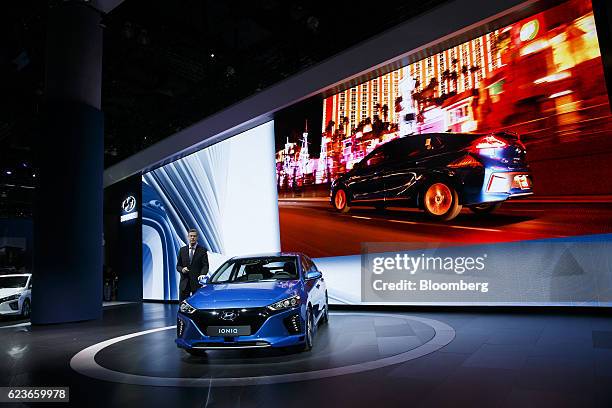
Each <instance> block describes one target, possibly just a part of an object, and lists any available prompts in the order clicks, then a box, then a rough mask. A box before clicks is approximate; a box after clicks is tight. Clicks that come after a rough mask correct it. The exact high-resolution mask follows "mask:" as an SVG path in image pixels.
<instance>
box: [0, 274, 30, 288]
mask: <svg viewBox="0 0 612 408" xmlns="http://www.w3.org/2000/svg"><path fill="white" fill-rule="evenodd" d="M26 283H28V277H27V276H0V289H8V288H25V285H26Z"/></svg>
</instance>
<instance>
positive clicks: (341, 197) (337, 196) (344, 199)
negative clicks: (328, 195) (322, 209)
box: [334, 188, 350, 212]
mask: <svg viewBox="0 0 612 408" xmlns="http://www.w3.org/2000/svg"><path fill="white" fill-rule="evenodd" d="M334 207H335V208H336V210H337V211H340V212H348V210H350V207H349V205H348V195H347V194H346V190H345V189H344V188H339V189H338V190H336V192H335V193H334Z"/></svg>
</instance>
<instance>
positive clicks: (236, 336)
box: [176, 253, 329, 355]
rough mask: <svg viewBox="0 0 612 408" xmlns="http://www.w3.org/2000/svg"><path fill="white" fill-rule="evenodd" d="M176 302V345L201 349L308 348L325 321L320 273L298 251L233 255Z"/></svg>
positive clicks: (324, 292)
mask: <svg viewBox="0 0 612 408" xmlns="http://www.w3.org/2000/svg"><path fill="white" fill-rule="evenodd" d="M200 283H201V284H202V285H203V286H202V287H201V288H200V289H198V291H197V292H196V293H195V294H193V295H192V296H191V297H189V298H187V299H186V300H185V301H183V302H182V303H181V304H180V307H179V312H178V315H177V326H176V331H177V333H176V334H177V338H176V344H177V346H178V347H179V348H182V349H184V350H185V351H187V352H188V353H190V354H194V355H200V354H201V353H202V351H204V350H211V349H237V348H240V349H242V348H265V347H290V346H296V347H299V348H303V349H304V350H310V349H311V348H312V345H313V341H314V335H315V333H316V330H317V326H318V324H319V323H326V322H327V321H328V318H329V312H328V300H327V290H326V287H325V281H324V279H323V275H322V273H321V272H320V271H319V270H318V268H317V267H316V265H315V264H314V262H313V261H312V260H311V259H310V258H309V257H308V256H306V255H304V254H302V253H275V254H270V255H257V256H245V257H234V258H231V259H229V260H228V261H226V262H225V263H224V264H223V265H221V266H220V267H219V269H217V270H216V271H215V272H214V273H212V274H211V275H210V276H207V277H205V278H204V279H202V281H201V282H200Z"/></svg>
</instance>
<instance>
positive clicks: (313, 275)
mask: <svg viewBox="0 0 612 408" xmlns="http://www.w3.org/2000/svg"><path fill="white" fill-rule="evenodd" d="M322 276H323V274H322V273H321V272H319V271H317V270H316V269H311V270H310V271H308V272H306V277H305V279H306V280H313V279H319V278H321V277H322Z"/></svg>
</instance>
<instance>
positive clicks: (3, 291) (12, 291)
mask: <svg viewBox="0 0 612 408" xmlns="http://www.w3.org/2000/svg"><path fill="white" fill-rule="evenodd" d="M23 291H24V289H23V288H0V299H1V298H5V297H7V296H11V295H16V294H18V293H21V292H23Z"/></svg>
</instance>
